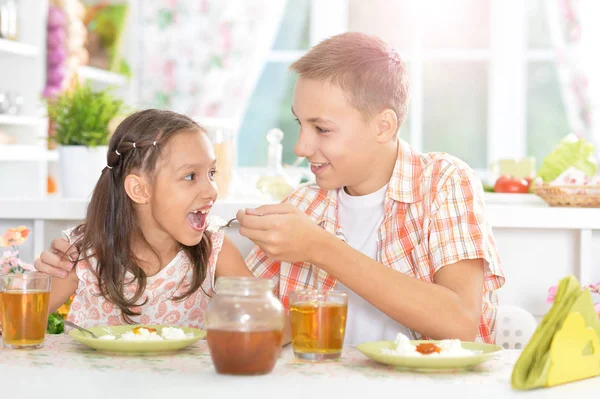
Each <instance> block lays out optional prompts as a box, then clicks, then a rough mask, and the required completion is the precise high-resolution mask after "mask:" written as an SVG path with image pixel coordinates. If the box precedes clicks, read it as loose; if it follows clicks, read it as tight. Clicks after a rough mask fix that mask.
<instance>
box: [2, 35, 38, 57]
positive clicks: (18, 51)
mask: <svg viewBox="0 0 600 399" xmlns="http://www.w3.org/2000/svg"><path fill="white" fill-rule="evenodd" d="M39 52H40V51H39V49H38V48H37V47H35V46H32V45H31V44H26V43H21V42H18V41H15V40H7V39H0V54H2V53H5V54H12V55H21V56H26V57H35V56H37V55H38V54H39Z"/></svg>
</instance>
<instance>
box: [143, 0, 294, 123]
mask: <svg viewBox="0 0 600 399" xmlns="http://www.w3.org/2000/svg"><path fill="white" fill-rule="evenodd" d="M284 6H285V0H153V1H144V2H141V6H140V7H141V13H140V14H141V17H140V20H139V21H138V23H139V27H138V30H137V31H138V32H140V34H139V39H138V40H139V46H140V52H141V62H140V64H141V68H140V70H139V71H138V76H137V78H138V79H139V100H140V103H141V105H142V106H146V107H159V108H169V109H172V110H174V111H177V112H182V113H185V114H187V115H189V116H191V117H195V118H199V119H205V118H215V119H219V120H224V121H225V120H227V121H231V122H232V123H231V124H234V125H235V123H236V122H239V120H240V119H241V117H242V116H243V113H244V111H245V108H246V105H247V102H248V100H249V98H250V96H251V94H252V91H253V90H254V87H255V85H256V82H257V80H258V78H259V76H260V72H261V71H262V67H263V64H264V60H265V58H266V56H267V55H268V52H269V50H270V48H271V46H272V43H273V41H274V38H275V35H276V33H277V28H278V27H279V23H280V20H281V17H282V14H283V9H284Z"/></svg>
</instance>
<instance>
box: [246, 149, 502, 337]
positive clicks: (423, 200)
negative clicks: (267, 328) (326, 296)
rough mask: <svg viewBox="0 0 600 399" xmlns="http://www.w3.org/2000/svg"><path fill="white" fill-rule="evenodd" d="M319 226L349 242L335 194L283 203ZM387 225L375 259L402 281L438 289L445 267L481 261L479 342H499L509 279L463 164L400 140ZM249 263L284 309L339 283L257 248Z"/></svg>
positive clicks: (311, 191)
mask: <svg viewBox="0 0 600 399" xmlns="http://www.w3.org/2000/svg"><path fill="white" fill-rule="evenodd" d="M285 201H286V202H289V203H291V204H293V205H294V206H296V207H297V208H298V209H300V210H301V211H303V212H304V213H306V214H307V215H308V216H309V217H310V218H311V219H313V220H314V221H315V222H316V223H317V224H318V225H319V226H321V227H322V228H324V229H325V230H327V231H329V232H331V233H333V234H335V235H337V236H338V237H340V238H342V239H343V235H344V233H343V231H342V228H341V227H340V224H339V221H338V218H337V201H338V194H337V191H336V190H331V191H327V190H323V189H320V188H319V187H318V186H316V185H304V186H301V187H299V188H298V189H297V190H296V191H295V192H293V193H292V194H291V195H290V196H289V197H288V198H286V199H285ZM384 207H385V217H384V220H383V222H382V224H381V226H380V227H379V229H378V234H377V237H378V239H377V258H376V260H377V261H378V262H380V263H383V264H384V265H385V266H387V267H390V268H392V269H394V270H397V271H399V272H400V273H404V274H407V275H409V276H412V277H415V278H418V279H419V280H422V281H426V282H430V283H433V276H434V275H435V273H436V272H437V271H438V270H440V269H441V268H442V267H444V266H447V265H451V264H453V263H456V262H458V261H460V260H464V259H483V260H484V263H485V270H484V293H483V305H482V310H481V319H480V323H479V333H478V337H477V340H478V341H480V342H486V343H491V342H494V341H495V335H494V330H495V325H496V309H497V304H498V300H497V295H496V292H495V290H497V289H498V288H500V287H501V286H502V285H503V284H504V274H503V272H502V269H501V267H500V261H499V258H498V254H497V252H496V245H495V242H494V237H493V235H492V230H491V228H490V226H489V225H488V223H487V222H486V220H485V211H484V200H483V189H482V186H481V183H480V182H479V180H478V179H477V177H476V175H475V173H474V172H473V171H472V170H471V169H470V168H469V167H468V166H467V165H466V164H465V163H464V162H462V161H460V160H458V159H456V158H454V157H452V156H450V155H448V154H443V153H430V154H419V153H417V152H415V151H414V150H413V149H412V148H411V147H410V146H409V145H408V144H407V143H405V142H404V141H402V140H400V146H399V151H398V159H397V161H396V165H395V167H394V171H393V174H392V177H391V179H390V182H389V185H388V190H387V193H386V196H385V202H384ZM246 263H247V264H248V266H249V267H250V269H251V270H252V272H253V273H254V275H255V276H257V277H260V278H272V279H274V280H275V281H276V287H275V289H276V292H277V294H278V295H279V298H280V299H281V300H282V302H283V304H284V306H285V307H286V309H288V308H289V302H288V300H289V293H290V292H292V291H295V290H301V289H309V288H320V289H333V288H334V287H335V285H336V283H337V281H336V279H335V278H334V277H333V276H331V275H329V274H328V273H326V272H325V271H323V270H321V269H319V268H318V267H316V266H314V265H311V264H309V263H306V262H297V263H287V262H279V261H276V260H272V259H269V258H268V257H267V256H266V255H265V254H264V252H263V251H262V250H261V249H260V248H259V247H258V246H256V247H255V248H254V250H253V251H252V252H251V253H250V255H248V258H247V259H246Z"/></svg>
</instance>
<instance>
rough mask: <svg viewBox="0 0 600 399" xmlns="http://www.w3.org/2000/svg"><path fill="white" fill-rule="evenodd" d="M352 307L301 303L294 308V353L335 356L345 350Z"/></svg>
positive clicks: (336, 304)
mask: <svg viewBox="0 0 600 399" xmlns="http://www.w3.org/2000/svg"><path fill="white" fill-rule="evenodd" d="M347 315H348V305H346V304H341V303H330V302H327V303H320V304H315V303H311V302H300V303H296V304H293V305H292V306H290V322H291V325H292V345H293V347H294V352H298V353H313V354H324V355H326V354H333V353H339V352H341V351H342V347H343V345H344V334H345V332H346V317H347Z"/></svg>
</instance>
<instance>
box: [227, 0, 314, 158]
mask: <svg viewBox="0 0 600 399" xmlns="http://www.w3.org/2000/svg"><path fill="white" fill-rule="evenodd" d="M310 16H311V1H310V0H294V1H289V0H288V1H287V4H286V8H285V11H284V15H283V18H282V20H281V24H280V28H279V33H278V34H277V37H276V39H275V43H274V44H273V50H272V52H271V54H270V56H269V59H268V60H267V62H266V63H265V66H264V69H263V72H262V74H261V77H260V79H259V81H258V83H257V85H256V89H255V90H254V94H253V96H252V99H251V100H250V103H249V105H248V109H247V111H246V115H245V117H244V120H243V121H242V125H241V128H240V132H239V139H238V149H239V150H238V164H239V165H241V166H264V165H266V162H267V140H266V133H267V132H268V131H269V129H272V128H273V127H278V128H280V129H281V130H282V131H283V132H284V134H285V136H284V141H283V148H284V154H283V162H284V163H293V162H294V161H295V159H296V157H295V155H294V152H293V147H294V143H295V141H296V139H297V137H298V126H297V123H296V121H295V117H294V115H293V114H292V113H291V111H290V107H291V104H292V100H293V98H292V97H293V89H294V84H295V83H296V77H295V75H294V74H292V73H289V72H288V67H289V65H290V64H291V63H292V62H293V61H294V60H296V59H297V58H299V57H301V56H302V54H303V53H304V52H306V50H308V48H309V47H310V44H311V41H310Z"/></svg>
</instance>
